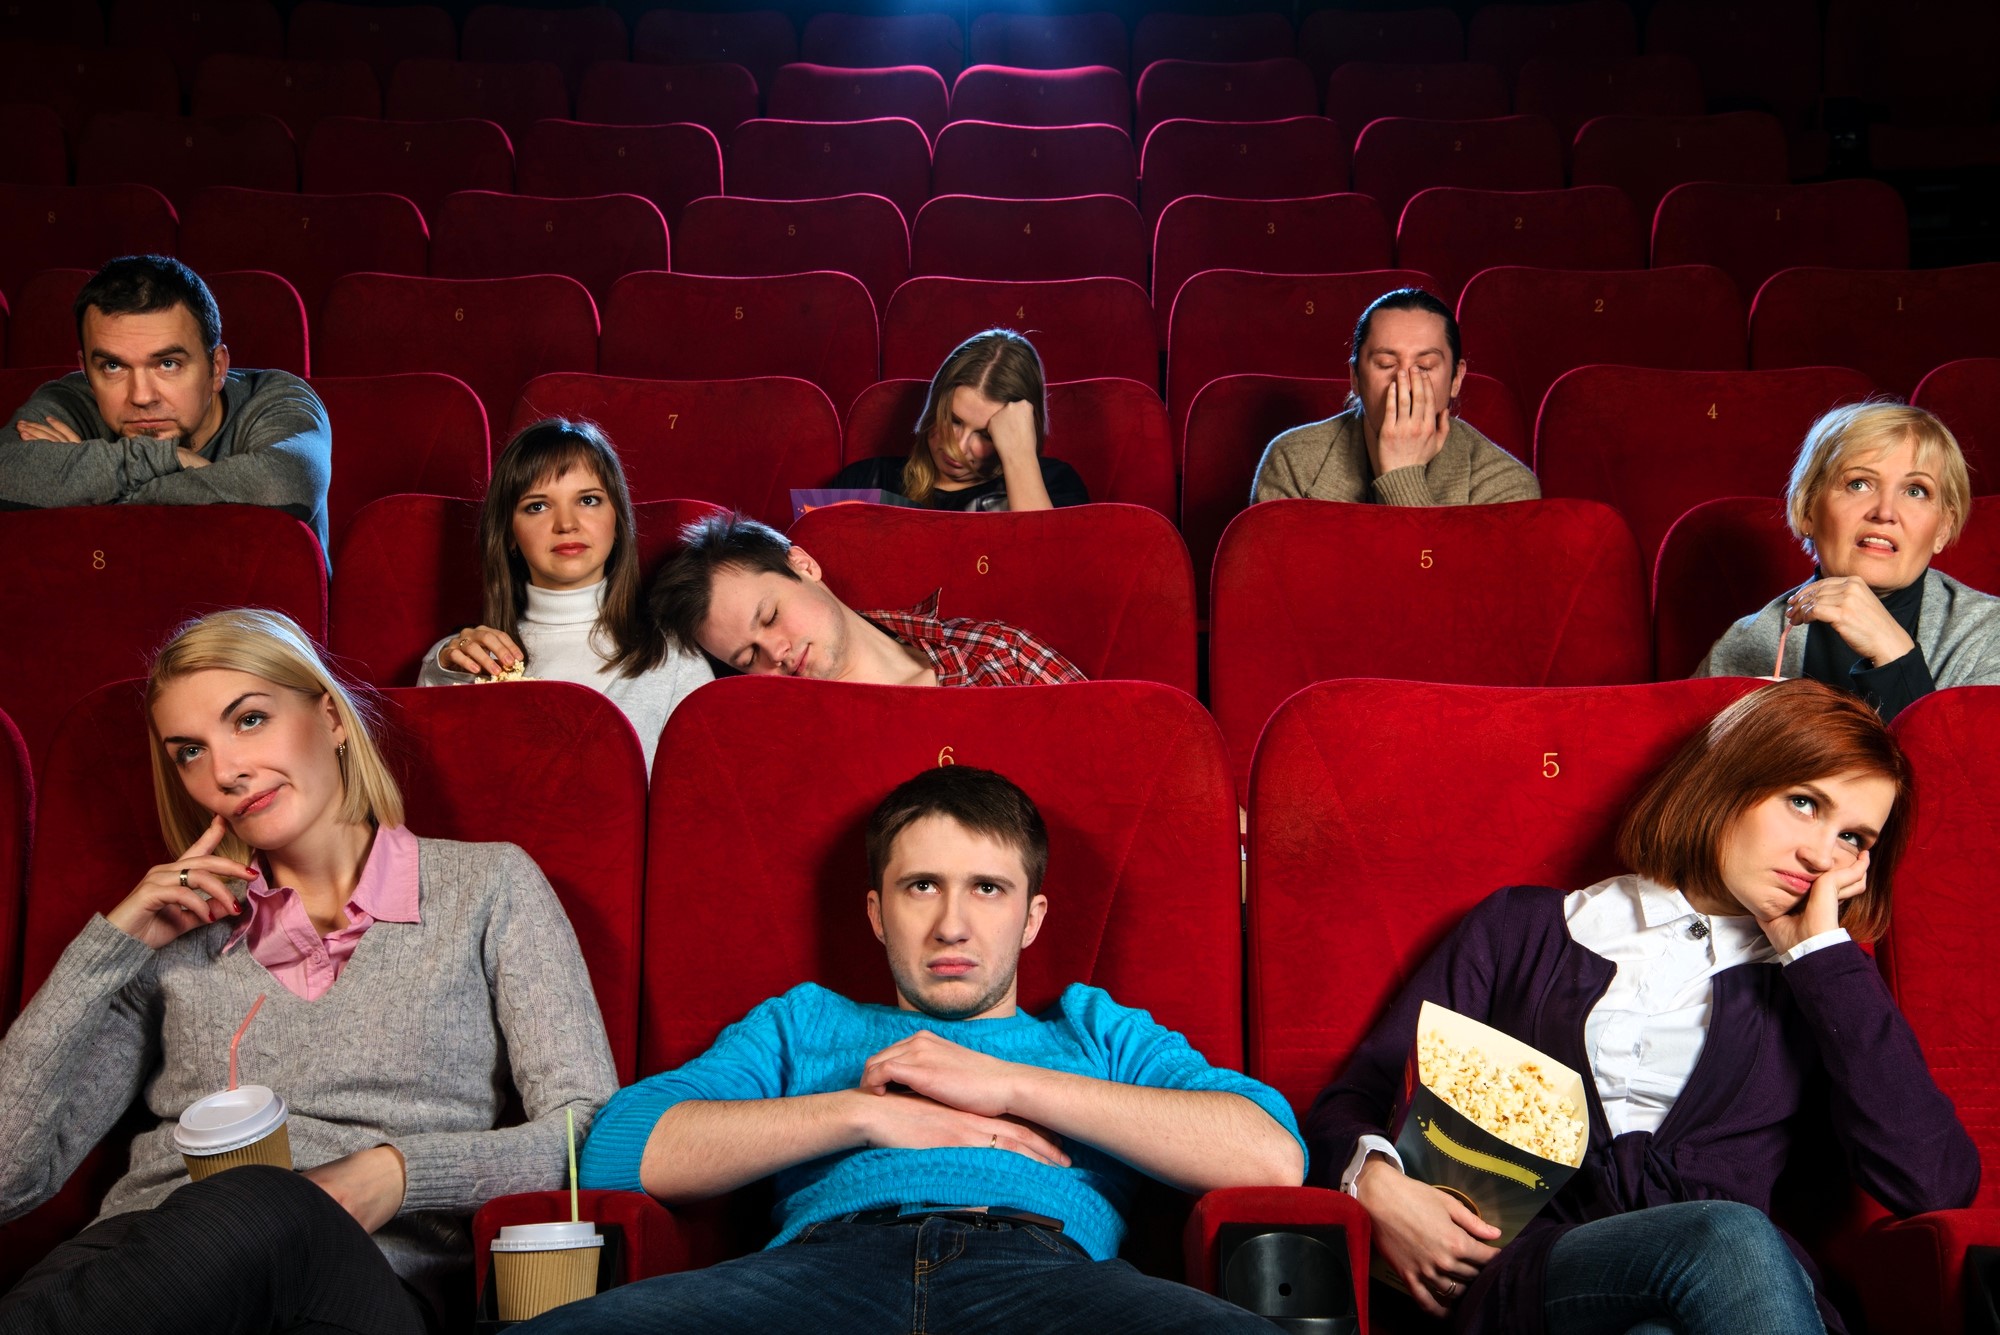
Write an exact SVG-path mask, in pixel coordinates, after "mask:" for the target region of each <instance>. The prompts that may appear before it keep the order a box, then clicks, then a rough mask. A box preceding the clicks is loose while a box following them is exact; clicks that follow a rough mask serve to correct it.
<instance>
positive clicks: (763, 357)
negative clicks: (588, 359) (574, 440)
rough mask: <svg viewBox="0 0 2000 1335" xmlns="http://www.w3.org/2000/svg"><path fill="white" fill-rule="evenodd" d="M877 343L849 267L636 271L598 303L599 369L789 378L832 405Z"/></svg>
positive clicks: (846, 392) (850, 392)
mask: <svg viewBox="0 0 2000 1335" xmlns="http://www.w3.org/2000/svg"><path fill="white" fill-rule="evenodd" d="M876 347H877V337H876V325H875V303H874V302H873V301H871V300H869V297H868V290H867V289H866V288H864V287H863V286H862V285H861V280H860V279H858V278H854V277H851V276H849V275H847V274H842V273H825V272H821V273H801V274H788V275H783V276H779V277H771V278H704V277H699V276H697V275H694V274H684V273H675V274H666V273H638V274H628V275H626V276H625V278H624V279H622V280H621V281H620V282H619V283H618V284H617V285H616V286H615V287H613V288H612V289H611V296H610V298H609V299H608V300H607V301H606V302H605V303H604V349H603V355H602V357H601V359H600V361H601V364H600V367H599V369H600V370H602V371H603V373H604V374H605V375H618V376H642V377H645V378H647V379H658V380H728V379H736V378H741V377H744V376H796V377H798V378H799V379H801V380H809V381H811V382H812V383H813V384H815V385H818V386H819V387H820V388H821V389H823V390H825V391H826V396H827V397H828V398H829V399H831V400H832V401H833V406H834V411H835V412H836V413H838V412H840V411H842V410H844V409H845V408H846V407H847V405H848V404H850V403H852V402H854V396H855V395H856V394H859V393H860V392H861V391H862V390H863V389H865V388H867V387H868V386H869V385H871V384H873V383H874V381H875V379H876V375H877V371H878V366H877V353H876ZM550 369H557V368H550Z"/></svg>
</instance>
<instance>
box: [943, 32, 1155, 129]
mask: <svg viewBox="0 0 2000 1335" xmlns="http://www.w3.org/2000/svg"><path fill="white" fill-rule="evenodd" d="M980 17H981V18H995V17H1002V16H999V15H986V14H982V15H981V16H980ZM1006 17H1013V16H1011V15H1009V16H1006ZM975 28H976V21H975ZM951 119H953V120H955V121H992V122H994V123H995V124H999V125H1115V126H1117V127H1118V128H1119V129H1121V130H1130V129H1131V128H1132V90H1131V87H1130V86H1129V85H1128V84H1127V83H1126V81H1125V76H1124V75H1123V74H1121V73H1119V71H1118V70H1117V69H1116V68H1114V67H1112V66H1110V65H1083V66H1078V67H1077V68H1075V69H1017V68H1014V67H1012V66H1008V65H973V66H970V67H969V68H967V69H966V70H965V72H964V73H962V74H960V75H959V76H958V80H957V82H955V83H953V84H952V86H951ZM932 138H936V136H935V135H933V136H932Z"/></svg>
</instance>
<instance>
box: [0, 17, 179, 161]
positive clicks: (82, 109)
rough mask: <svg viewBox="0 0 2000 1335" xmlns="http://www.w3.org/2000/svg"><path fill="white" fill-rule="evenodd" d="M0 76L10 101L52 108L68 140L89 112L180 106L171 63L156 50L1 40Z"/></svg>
mask: <svg viewBox="0 0 2000 1335" xmlns="http://www.w3.org/2000/svg"><path fill="white" fill-rule="evenodd" d="M0 80H4V82H5V85H6V88H7V96H8V100H9V101H13V102H29V103H37V104H39V105H41V106H45V107H53V108H54V109H55V110H56V112H57V114H59V115H60V116H61V117H62V122H63V128H64V129H65V130H66V131H67V132H68V134H69V137H70V142H71V143H72V144H73V143H75V141H76V138H77V136H78V135H80V134H82V133H83V128H84V125H85V124H86V123H87V122H88V121H89V120H90V119H91V117H93V116H100V115H104V114H106V113H107V112H113V111H151V112H156V113H158V114H160V115H163V116H171V115H173V114H175V113H176V112H178V111H179V110H180V108H181V97H180V84H179V80H178V78H177V76H176V75H175V74H174V69H173V65H172V63H171V62H170V61H169V60H168V59H167V57H166V56H164V55H162V54H160V53H159V52H157V51H149V50H128V49H125V48H123V47H116V46H103V47H83V46H70V45H66V44H58V43H54V42H6V43H4V44H0Z"/></svg>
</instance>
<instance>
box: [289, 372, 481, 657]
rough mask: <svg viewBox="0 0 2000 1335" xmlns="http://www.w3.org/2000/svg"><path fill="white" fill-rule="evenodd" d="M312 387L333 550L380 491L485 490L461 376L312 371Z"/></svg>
mask: <svg viewBox="0 0 2000 1335" xmlns="http://www.w3.org/2000/svg"><path fill="white" fill-rule="evenodd" d="M312 387H313V393H315V394H317V395H319V401H320V402H321V403H323V404H325V405H326V420H327V425H328V426H330V427H331V428H332V430H333V453H334V460H333V482H332V484H331V485H330V486H328V487H327V489H326V527H327V531H328V532H329V533H331V534H332V535H333V542H334V545H335V546H336V547H338V546H339V544H340V542H341V540H342V538H343V537H344V536H345V534H346V530H347V521H348V520H349V519H351V518H353V517H354V514H355V512H356V511H358V510H359V509H361V507H362V506H364V505H367V504H368V503H369V502H371V501H375V500H379V499H381V498H382V497H384V496H392V495H395V494H397V493H399V492H421V493H423V494H426V495H431V496H464V497H479V496H483V495H485V493H486V476H487V471H488V467H489V462H488V453H489V446H488V442H487V431H486V410H485V409H484V408H482V407H481V406H480V404H479V396H478V395H477V394H474V393H473V392H472V390H471V388H470V387H469V386H468V385H466V383H465V382H464V381H462V380H460V379H458V378H457V377H455V376H449V375H441V374H439V373H438V372H436V371H409V372H405V373H403V374H401V375H373V376H318V377H316V378H315V379H314V380H313V382H312ZM428 642H429V641H426V643H428ZM410 680H412V681H413V680H415V678H414V677H411V678H410ZM391 684H394V683H391Z"/></svg>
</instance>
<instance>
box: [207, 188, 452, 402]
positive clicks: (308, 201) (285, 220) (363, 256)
mask: <svg viewBox="0 0 2000 1335" xmlns="http://www.w3.org/2000/svg"><path fill="white" fill-rule="evenodd" d="M180 257H181V259H183V260H185V261H186V262H187V265H188V267H189V268H191V269H193V270H194V271H195V272H196V273H204V274H205V273H213V272H214V271H216V270H218V269H263V270H265V271H267V272H269V273H275V274H279V275H282V276H283V277H284V279H285V281H286V282H288V283H290V284H291V285H292V287H293V288H294V289H296V290H297V292H298V294H299V299H300V300H301V301H303V302H304V303H305V307H306V313H307V315H308V316H310V317H317V316H318V315H319V313H320V306H321V304H322V303H323V302H324V301H325V300H326V293H327V289H328V288H330V287H332V286H333V282H334V280H335V279H336V278H339V277H340V276H341V275H342V274H350V273H400V274H421V273H423V272H424V269H425V266H426V265H427V264H429V262H430V238H429V233H428V232H427V231H426V230H425V227H424V219H423V215H422V214H421V213H419V212H418V211H417V206H416V205H414V204H412V203H411V202H410V201H409V200H407V199H404V198H402V197H401V196H399V195H379V194H376V195H371V194H339V195H299V194H293V193H292V192H290V191H276V190H238V189H236V188H234V187H231V186H212V187H210V188H209V189H207V190H203V191H200V192H198V193H197V194H196V195H195V196H194V198H192V199H190V200H189V201H188V202H187V204H186V206H185V207H184V208H183V210H182V211H181V243H180ZM229 314H230V312H229V311H227V310H224V311H223V316H224V321H225V324H226V323H227V319H228V316H229ZM246 364H247V363H246Z"/></svg>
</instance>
